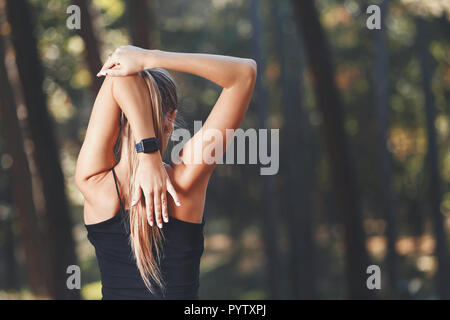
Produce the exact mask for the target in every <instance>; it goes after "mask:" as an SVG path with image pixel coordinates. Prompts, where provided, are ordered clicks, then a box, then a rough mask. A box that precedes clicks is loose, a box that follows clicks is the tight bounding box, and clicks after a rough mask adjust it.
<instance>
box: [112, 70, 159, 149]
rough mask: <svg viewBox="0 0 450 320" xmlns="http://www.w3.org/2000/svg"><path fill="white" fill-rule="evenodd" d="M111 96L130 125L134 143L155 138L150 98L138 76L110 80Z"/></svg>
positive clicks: (142, 80) (141, 79)
mask: <svg viewBox="0 0 450 320" xmlns="http://www.w3.org/2000/svg"><path fill="white" fill-rule="evenodd" d="M111 81H113V83H112V89H111V90H112V95H113V97H114V99H115V101H116V102H117V104H118V105H119V107H120V109H121V110H122V112H123V113H124V114H125V116H126V117H127V120H128V122H129V123H130V126H131V130H132V132H133V135H134V138H135V139H136V142H138V141H141V140H142V139H146V138H151V137H154V136H155V129H154V127H153V115H152V108H151V106H150V96H149V92H148V89H147V87H146V84H145V82H144V79H143V78H141V77H140V76H137V75H134V76H128V77H120V78H111Z"/></svg>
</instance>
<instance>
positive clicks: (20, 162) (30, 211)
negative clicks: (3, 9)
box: [0, 38, 49, 297]
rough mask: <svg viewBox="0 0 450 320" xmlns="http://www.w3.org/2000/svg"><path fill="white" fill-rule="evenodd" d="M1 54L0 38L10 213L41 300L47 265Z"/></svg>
mask: <svg viewBox="0 0 450 320" xmlns="http://www.w3.org/2000/svg"><path fill="white" fill-rule="evenodd" d="M4 53H5V51H4V43H3V39H1V38H0V88H1V90H0V119H1V128H2V129H3V130H2V134H3V136H4V138H5V139H4V141H5V143H6V147H7V150H8V152H9V154H10V155H11V157H12V158H13V165H12V168H11V174H12V178H11V179H10V181H11V184H12V200H13V212H14V213H15V218H16V221H17V223H18V227H19V232H20V240H21V245H22V248H23V251H24V254H25V262H26V266H27V272H28V281H29V285H30V288H31V291H32V292H33V294H35V295H36V296H42V297H43V296H47V295H48V293H49V292H48V282H47V279H46V276H45V275H46V272H45V265H46V264H45V262H44V261H43V259H44V258H45V257H46V254H45V253H43V252H42V251H43V248H42V241H41V240H40V236H39V231H38V229H37V228H36V225H37V219H36V212H35V208H34V204H33V201H32V199H33V194H32V190H31V174H30V169H29V167H28V162H27V156H26V153H25V150H24V141H23V136H22V132H21V127H20V122H19V119H18V117H17V111H16V104H15V101H14V98H13V91H12V88H11V85H10V83H9V79H8V77H7V70H6V66H5V54H4ZM9 227H10V226H9ZM9 232H11V230H8V235H9V236H11V235H10V234H9ZM11 245H12V243H11Z"/></svg>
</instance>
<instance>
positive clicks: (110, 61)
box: [97, 56, 117, 77]
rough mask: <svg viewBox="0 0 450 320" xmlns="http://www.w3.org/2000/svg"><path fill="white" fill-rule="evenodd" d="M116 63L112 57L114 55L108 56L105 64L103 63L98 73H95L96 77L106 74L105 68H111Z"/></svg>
mask: <svg viewBox="0 0 450 320" xmlns="http://www.w3.org/2000/svg"><path fill="white" fill-rule="evenodd" d="M116 64H117V61H116V60H115V59H114V56H110V57H109V58H108V60H106V62H105V64H104V65H103V67H102V69H101V70H100V72H99V73H97V77H101V76H106V75H107V73H108V72H107V70H108V69H111V68H112V67H114V66H115V65H116Z"/></svg>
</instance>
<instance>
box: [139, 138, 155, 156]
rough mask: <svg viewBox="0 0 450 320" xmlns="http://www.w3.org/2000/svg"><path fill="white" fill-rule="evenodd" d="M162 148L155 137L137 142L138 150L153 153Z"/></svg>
mask: <svg viewBox="0 0 450 320" xmlns="http://www.w3.org/2000/svg"><path fill="white" fill-rule="evenodd" d="M159 149H161V145H160V144H159V140H158V139H157V138H156V137H154V138H148V139H143V140H141V141H140V142H139V143H137V144H136V152H138V153H139V152H142V153H153V152H156V151H158V150H159Z"/></svg>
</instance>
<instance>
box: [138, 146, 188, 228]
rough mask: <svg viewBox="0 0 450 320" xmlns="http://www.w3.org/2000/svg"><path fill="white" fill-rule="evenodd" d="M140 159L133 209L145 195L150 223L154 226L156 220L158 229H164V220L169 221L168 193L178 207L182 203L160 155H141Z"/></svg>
mask: <svg viewBox="0 0 450 320" xmlns="http://www.w3.org/2000/svg"><path fill="white" fill-rule="evenodd" d="M138 157H139V165H138V168H137V171H136V177H135V186H134V194H133V197H132V202H131V206H132V207H133V206H135V205H136V204H137V203H138V202H139V201H141V200H143V199H142V195H143V196H144V198H145V209H146V213H147V221H148V223H149V224H150V226H153V223H154V220H155V219H156V223H157V225H158V227H160V228H162V225H163V224H162V221H163V219H164V222H168V221H169V214H168V211H167V197H166V192H169V194H170V195H171V196H172V198H173V200H174V202H175V204H176V205H177V206H180V205H181V203H180V201H179V199H178V196H177V193H176V192H175V188H174V187H173V185H172V183H171V182H170V179H169V176H168V175H167V171H166V169H165V168H164V165H163V162H162V160H161V155H160V153H159V152H155V153H150V154H143V153H140V154H139V155H138Z"/></svg>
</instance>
